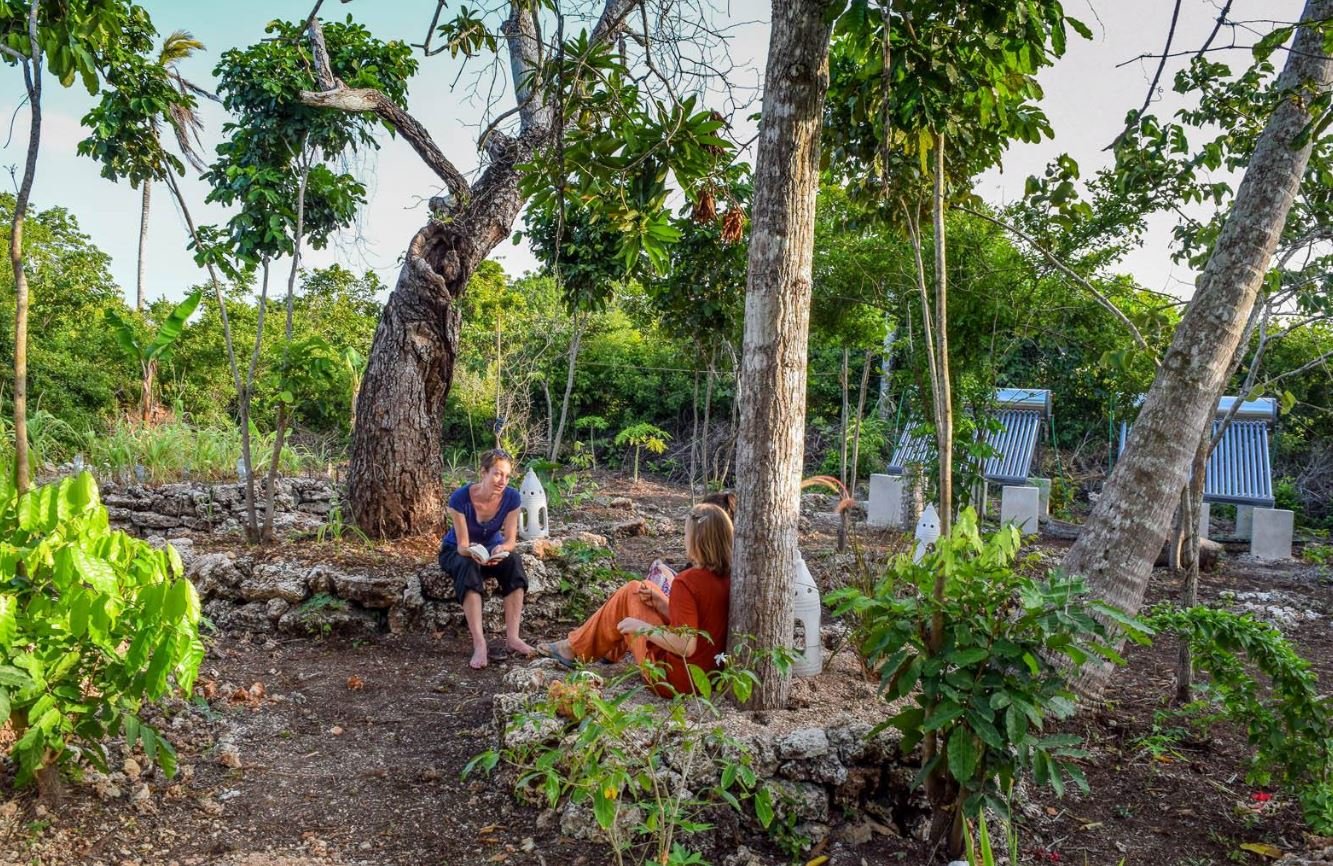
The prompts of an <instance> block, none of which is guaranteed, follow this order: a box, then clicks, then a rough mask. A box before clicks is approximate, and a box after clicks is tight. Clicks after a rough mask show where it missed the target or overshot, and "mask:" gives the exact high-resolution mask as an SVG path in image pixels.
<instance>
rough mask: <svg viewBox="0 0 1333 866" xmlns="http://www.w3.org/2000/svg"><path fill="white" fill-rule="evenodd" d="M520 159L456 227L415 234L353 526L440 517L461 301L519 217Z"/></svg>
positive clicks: (365, 415) (384, 531)
mask: <svg viewBox="0 0 1333 866" xmlns="http://www.w3.org/2000/svg"><path fill="white" fill-rule="evenodd" d="M515 150H516V151H525V152H524V153H522V154H521V156H522V159H523V160H525V159H526V158H527V157H528V155H530V153H531V151H530V150H527V149H526V148H523V147H521V146H520V147H517V148H515ZM519 156H520V154H517V153H513V154H511V155H509V156H508V158H506V159H502V160H499V161H496V162H493V163H492V164H491V166H490V167H489V168H488V169H487V171H486V173H485V174H483V176H482V178H481V180H480V181H478V183H477V187H476V189H475V191H474V193H473V196H472V198H471V199H470V200H469V203H468V205H467V206H465V207H464V208H463V209H462V211H461V213H460V214H458V215H457V216H455V218H454V219H453V220H452V221H450V222H447V223H446V222H444V221H435V222H431V223H430V224H429V225H427V226H425V227H424V228H422V229H421V230H420V231H418V232H417V234H416V236H415V237H414V238H412V243H411V244H410V245H409V246H408V249H407V258H406V260H405V261H404V262H403V268H402V270H401V271H400V272H399V274H398V284H397V285H396V286H395V287H394V290H393V292H392V293H390V295H389V300H388V302H387V303H386V304H385V306H384V312H383V313H381V315H380V321H379V325H378V326H377V327H376V328H375V337H374V340H373V341H372V342H371V347H370V358H369V360H368V362H367V365H366V372H365V375H364V376H363V378H362V380H361V391H360V393H359V394H358V396H357V401H356V431H355V436H354V437H353V439H352V455H351V463H350V466H349V468H348V493H349V499H350V504H351V509H352V515H353V518H354V519H355V521H356V525H357V526H358V527H359V528H360V529H361V530H362V531H363V532H366V533H367V534H369V535H371V536H372V537H378V538H396V537H400V536H403V535H412V534H417V533H421V532H425V531H427V530H433V529H434V528H435V527H436V526H437V525H438V524H439V522H440V520H441V518H442V515H443V513H444V512H443V507H444V498H443V482H442V475H443V471H444V460H443V454H442V451H441V438H442V437H441V434H442V432H443V428H444V403H445V399H446V398H447V397H448V396H449V387H450V385H451V384H452V382H453V373H454V360H455V357H456V356H457V353H458V329H459V324H460V318H459V310H458V306H457V305H456V304H455V301H456V300H457V299H458V298H459V296H460V295H461V294H462V292H463V290H464V289H465V287H466V286H467V281H468V279H469V278H471V276H472V273H473V271H475V270H476V269H477V266H478V265H479V264H481V262H482V260H483V259H485V257H486V255H487V254H488V253H490V251H491V250H492V249H494V248H495V246H496V245H497V244H499V243H500V242H501V241H502V240H504V239H505V238H507V237H509V233H510V232H509V230H510V227H511V226H512V225H513V224H514V221H515V220H516V219H517V218H518V213H519V210H520V208H521V207H522V199H521V197H520V196H519V192H518V172H517V171H516V170H515V168H514V166H515V164H516V162H518V161H522V160H520V159H519V158H518V157H519Z"/></svg>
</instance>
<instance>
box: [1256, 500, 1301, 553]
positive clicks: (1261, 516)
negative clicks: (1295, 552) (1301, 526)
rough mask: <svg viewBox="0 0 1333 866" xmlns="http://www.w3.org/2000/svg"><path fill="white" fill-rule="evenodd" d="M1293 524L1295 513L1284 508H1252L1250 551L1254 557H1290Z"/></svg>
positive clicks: (1294, 522)
mask: <svg viewBox="0 0 1333 866" xmlns="http://www.w3.org/2000/svg"><path fill="white" fill-rule="evenodd" d="M1295 525H1296V517H1295V515H1294V514H1292V513H1291V512H1290V511H1288V510H1286V509H1285V508H1256V509H1254V537H1253V538H1252V539H1251V540H1250V553H1251V554H1253V555H1254V558H1255V559H1291V534H1292V530H1293V529H1294V528H1295Z"/></svg>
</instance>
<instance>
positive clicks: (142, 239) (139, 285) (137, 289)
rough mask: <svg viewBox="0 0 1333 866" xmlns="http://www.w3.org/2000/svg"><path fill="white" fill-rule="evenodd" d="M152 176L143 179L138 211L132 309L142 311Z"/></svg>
mask: <svg viewBox="0 0 1333 866" xmlns="http://www.w3.org/2000/svg"><path fill="white" fill-rule="evenodd" d="M152 189H153V180H152V178H148V177H146V178H144V179H143V204H142V205H141V206H140V211H139V272H138V274H137V276H136V278H135V281H134V309H136V310H138V311H139V312H141V313H142V312H143V305H144V290H143V273H144V254H145V253H146V252H147V250H148V209H149V207H150V206H151V204H152V196H153V194H152Z"/></svg>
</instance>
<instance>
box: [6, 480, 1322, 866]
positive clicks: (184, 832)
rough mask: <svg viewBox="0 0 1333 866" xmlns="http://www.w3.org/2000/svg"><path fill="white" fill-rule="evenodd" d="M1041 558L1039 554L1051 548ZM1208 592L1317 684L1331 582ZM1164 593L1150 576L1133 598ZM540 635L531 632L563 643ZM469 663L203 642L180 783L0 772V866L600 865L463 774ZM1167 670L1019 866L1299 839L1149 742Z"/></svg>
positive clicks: (638, 547) (499, 667)
mask: <svg viewBox="0 0 1333 866" xmlns="http://www.w3.org/2000/svg"><path fill="white" fill-rule="evenodd" d="M599 480H600V481H601V482H602V489H601V490H600V491H599V494H600V495H602V496H610V497H615V496H630V497H632V498H634V499H635V500H636V502H638V503H640V504H641V505H642V506H644V507H651V508H653V509H661V511H662V513H664V514H674V515H675V516H677V517H679V516H680V514H681V513H683V510H684V508H685V506H686V505H687V504H688V502H689V497H688V494H687V492H686V491H684V490H683V489H680V488H678V487H674V486H671V485H666V484H661V483H657V482H653V481H647V480H645V481H642V482H640V484H638V485H633V486H632V485H630V484H629V482H628V481H627V480H624V479H620V478H618V477H616V476H610V475H607V476H602V477H600V478H599ZM582 511H583V514H581V515H578V514H571V515H570V519H583V518H590V519H604V518H606V517H607V516H608V515H610V514H611V510H610V509H607V508H605V507H600V508H599V507H597V506H593V505H587V506H586V507H585V508H583V509H582ZM806 529H807V531H806V532H804V533H803V538H802V549H803V551H804V552H805V555H806V559H807V561H808V562H809V563H810V564H811V567H812V569H814V570H815V571H816V573H817V576H818V577H819V578H820V579H821V582H822V583H824V584H825V585H826V587H827V586H829V585H832V584H834V583H839V582H841V581H843V580H845V579H846V578H845V574H846V570H847V563H848V560H849V559H850V557H846V556H844V557H841V558H839V557H837V556H834V555H832V549H833V544H834V532H835V530H836V524H835V523H834V522H832V521H827V520H818V519H812V520H811V521H810V522H809V523H808V524H807V527H806ZM856 539H857V542H858V544H859V546H860V547H861V549H862V552H863V553H864V554H866V555H868V556H871V557H874V556H876V555H879V554H880V553H882V552H883V551H884V550H885V549H887V548H891V547H893V546H895V545H897V544H899V543H900V541H899V540H897V539H895V538H893V537H892V536H890V535H888V534H885V533H876V532H867V531H864V530H863V529H858V530H857V534H856ZM221 543H225V544H230V543H232V542H221ZM199 544H200V546H201V547H202V546H203V542H202V541H201V542H200V543H199ZM435 544H436V541H435V539H433V538H422V539H415V540H409V541H405V542H399V543H397V544H394V545H391V546H383V547H379V548H376V549H374V550H371V551H367V550H366V549H365V548H362V547H357V546H353V545H312V544H302V545H299V546H296V547H288V548H286V549H279V550H277V551H275V552H274V553H273V554H272V555H274V556H280V555H290V556H296V555H301V556H302V557H305V558H310V557H316V558H324V559H326V560H340V561H343V562H356V563H365V564H367V565H371V564H373V565H375V566H376V567H382V568H386V569H388V568H403V569H405V570H416V569H418V568H419V567H420V566H421V565H422V564H424V563H427V562H430V561H431V560H433V558H434V552H435ZM612 545H613V547H614V548H615V551H616V564H617V566H618V567H620V568H623V569H625V570H627V571H642V570H643V569H644V568H645V567H646V566H647V564H648V563H649V562H650V561H651V560H652V559H653V558H656V557H658V556H662V555H664V554H665V555H668V557H669V558H674V559H676V560H680V559H682V558H683V553H682V552H681V551H680V540H679V539H678V538H674V537H672V538H668V537H665V535H664V534H663V535H657V536H640V537H632V538H625V539H615V540H613V542H612ZM1042 547H1043V548H1044V550H1045V552H1046V553H1048V554H1049V555H1050V556H1052V557H1055V556H1058V555H1059V553H1060V547H1061V543H1059V542H1051V543H1047V544H1043V545H1042ZM1225 590H1231V591H1241V592H1243V591H1251V590H1260V591H1272V590H1279V591H1281V592H1284V593H1287V594H1288V596H1289V598H1290V599H1295V600H1299V603H1300V606H1301V607H1303V608H1304V609H1309V610H1312V611H1314V612H1316V613H1317V614H1319V615H1320V618H1319V619H1315V620H1312V621H1308V622H1304V623H1301V624H1300V625H1298V626H1296V627H1295V628H1293V629H1291V630H1289V631H1288V634H1289V636H1290V637H1292V638H1293V639H1294V640H1295V641H1296V643H1297V645H1298V646H1299V648H1300V650H1301V651H1302V652H1303V653H1304V654H1305V655H1306V656H1307V657H1309V658H1310V659H1311V660H1312V661H1313V662H1314V664H1315V666H1316V668H1317V669H1318V671H1319V673H1320V676H1321V678H1323V679H1324V680H1325V681H1326V682H1327V681H1328V679H1329V678H1330V677H1333V634H1331V633H1330V619H1329V618H1328V617H1329V614H1330V613H1333V587H1330V586H1329V585H1328V581H1327V580H1326V579H1325V578H1324V577H1323V576H1322V575H1321V574H1319V573H1318V572H1317V571H1316V570H1315V569H1314V568H1313V567H1310V566H1303V565H1301V564H1299V563H1292V564H1285V565H1276V566H1275V565H1262V564H1259V563H1255V562H1252V561H1247V560H1245V559H1243V558H1233V559H1231V560H1229V561H1228V562H1227V563H1226V564H1225V565H1224V566H1223V568H1222V569H1221V570H1220V571H1218V572H1216V573H1214V574H1209V575H1205V576H1204V578H1203V585H1202V587H1201V595H1202V597H1203V600H1204V601H1213V600H1215V599H1217V597H1218V595H1219V593H1221V592H1223V591H1225ZM1176 592H1177V587H1176V586H1175V585H1174V583H1173V580H1172V579H1171V577H1170V576H1169V575H1167V574H1166V573H1165V572H1160V571H1159V572H1158V573H1157V574H1156V575H1155V577H1154V582H1153V586H1152V590H1151V594H1150V601H1153V600H1161V599H1169V598H1173V597H1174V596H1175V594H1176ZM537 628H538V629H539V630H540V632H541V633H539V634H538V635H537V636H538V637H554V636H556V635H557V634H558V633H559V631H560V630H561V626H559V625H556V624H539V625H538V626H537ZM842 652H844V653H845V652H846V651H842ZM467 659H468V651H467V640H466V636H465V635H464V634H463V633H461V631H460V633H457V634H453V633H446V634H436V635H425V634H414V635H404V636H390V635H383V636H379V637H376V638H373V639H370V640H366V641H344V640H318V639H299V640H275V639H263V638H259V639H255V640H249V639H247V638H246V637H244V636H239V635H227V634H222V635H216V636H214V637H213V638H212V639H211V640H210V641H209V652H208V657H207V659H206V661H205V662H204V665H203V670H202V673H201V678H200V686H199V689H198V691H197V694H196V697H195V699H194V701H193V702H190V703H185V702H176V703H172V704H169V705H167V706H165V707H162V708H160V709H159V710H157V711H155V716H156V717H155V719H154V721H155V723H156V724H158V725H159V727H160V728H161V729H162V730H163V731H164V732H166V733H167V735H168V736H169V737H170V738H171V739H172V740H173V742H175V743H176V745H177V748H178V750H179V752H180V755H181V763H182V766H183V768H184V772H183V773H182V774H181V776H179V777H177V778H176V779H175V780H166V779H164V778H162V777H161V775H160V774H155V773H154V772H152V771H149V772H147V773H145V775H144V776H143V778H142V779H141V780H139V781H137V782H136V780H134V779H132V778H128V777H125V776H123V775H122V776H113V777H112V778H111V779H109V780H108V779H103V780H96V781H89V780H84V781H83V782H75V783H72V784H70V785H69V786H68V789H67V794H66V799H65V801H64V802H63V803H62V804H61V805H60V806H58V807H57V808H55V809H52V810H47V809H46V808H45V807H42V806H40V805H39V804H38V803H37V802H36V800H35V798H34V797H33V795H32V794H30V793H21V794H13V792H12V775H10V774H12V767H10V766H8V765H7V764H5V763H3V762H0V866H10V864H19V863H23V864H52V866H54V864H72V863H104V864H170V863H176V864H181V866H184V864H214V863H221V864H227V866H260V864H279V866H312V864H326V863H341V864H359V863H365V864H448V866H455V864H481V863H510V864H520V866H521V864H532V866H581V864H588V866H597V864H603V863H609V862H612V858H611V854H610V852H609V851H608V850H606V849H605V848H602V847H599V846H597V845H593V844H590V843H587V842H574V841H571V840H568V839H565V838H563V837H562V836H561V835H560V834H559V827H558V820H557V819H556V816H555V814H554V813H552V812H549V811H548V812H544V811H542V810H539V809H536V808H533V807H530V806H527V805H524V804H521V803H519V802H517V801H516V800H515V799H514V797H513V796H512V794H511V793H510V792H509V791H508V790H505V789H503V788H501V787H499V786H497V785H496V784H495V783H493V782H490V781H488V780H487V779H486V778H485V777H473V778H469V779H463V778H462V777H461V773H462V770H463V767H464V765H465V764H466V763H467V762H468V761H469V760H470V759H471V758H472V757H473V756H474V755H476V754H477V753H478V752H481V751H482V750H484V749H486V748H488V747H489V746H491V745H492V744H493V739H492V737H493V731H492V728H491V695H492V694H493V693H495V692H496V691H504V690H507V689H505V688H504V687H503V686H502V685H501V680H502V677H503V674H504V672H505V671H506V669H508V667H509V666H510V665H511V664H512V662H497V663H494V664H492V666H491V667H490V668H488V669H487V670H484V671H480V672H475V671H471V670H469V669H468V668H467ZM1175 659H1176V647H1175V645H1174V643H1173V642H1171V641H1169V640H1167V641H1160V642H1158V644H1157V645H1155V646H1153V647H1149V648H1138V649H1134V650H1132V651H1131V652H1130V653H1129V666H1128V668H1127V669H1125V670H1122V671H1120V672H1119V673H1118V674H1117V675H1116V676H1115V678H1114V679H1113V681H1112V685H1111V688H1110V690H1109V692H1108V694H1107V697H1106V702H1105V704H1104V705H1103V706H1101V707H1098V708H1091V709H1088V710H1086V711H1085V712H1083V713H1082V714H1081V715H1080V716H1079V717H1078V718H1077V719H1076V721H1075V723H1074V724H1073V725H1072V726H1071V729H1072V730H1076V731H1078V732H1080V733H1083V734H1085V735H1086V736H1087V739H1088V745H1089V749H1090V750H1091V753H1092V754H1091V757H1090V758H1089V759H1088V760H1087V761H1086V762H1085V771H1086V772H1087V775H1088V779H1089V782H1090V783H1091V786H1092V793H1091V794H1090V795H1087V796H1083V795H1076V794H1071V795H1068V796H1066V797H1065V798H1064V799H1056V798H1054V797H1053V796H1051V795H1049V794H1048V793H1045V792H1032V794H1033V796H1032V799H1031V800H1030V802H1029V805H1028V808H1027V809H1026V810H1025V813H1024V815H1023V816H1022V817H1021V819H1020V821H1019V825H1018V828H1019V834H1020V839H1021V847H1022V852H1023V856H1022V860H1023V862H1025V863H1043V862H1067V863H1078V864H1082V863H1088V864H1107V866H1115V864H1117V863H1120V862H1124V863H1127V864H1163V866H1202V864H1205V863H1224V862H1240V863H1247V862H1248V863H1256V864H1257V863H1260V862H1263V858H1262V857H1261V856H1260V855H1259V854H1255V853H1251V852H1249V851H1246V850H1244V849H1242V848H1241V845H1242V844H1245V843H1265V844H1268V845H1272V846H1275V847H1276V848H1278V849H1280V850H1283V851H1293V850H1300V849H1302V848H1303V847H1304V846H1305V845H1306V844H1307V841H1308V840H1306V839H1305V837H1304V836H1303V832H1302V824H1301V821H1300V815H1299V809H1298V807H1297V806H1296V805H1295V804H1294V803H1293V802H1291V801H1290V800H1289V799H1288V798H1287V797H1286V796H1285V794H1284V792H1282V791H1272V792H1265V793H1271V794H1272V798H1271V799H1269V800H1267V801H1263V802H1261V801H1260V800H1257V799H1256V798H1255V796H1254V795H1255V794H1256V793H1258V792H1256V791H1255V790H1254V789H1252V788H1250V787H1248V786H1247V785H1246V784H1245V782H1244V769H1245V761H1246V757H1247V750H1246V747H1245V744H1244V741H1243V737H1242V736H1241V735H1240V734H1239V733H1238V732H1236V731H1234V730H1231V729H1229V728H1227V727H1225V726H1216V727H1214V728H1213V730H1212V733H1211V736H1206V737H1199V738H1191V737H1186V738H1184V739H1177V740H1164V739H1163V738H1162V737H1161V736H1160V735H1161V732H1162V729H1163V728H1166V727H1171V726H1173V725H1174V724H1175V723H1174V722H1170V721H1164V720H1163V719H1162V718H1159V717H1158V716H1159V711H1161V710H1163V709H1164V708H1166V707H1167V706H1168V699H1169V697H1170V695H1171V693H1172V692H1173V677H1174V665H1175ZM833 667H836V669H837V670H838V671H839V672H840V673H839V674H838V675H837V677H829V676H828V675H826V677H823V678H820V680H818V681H815V682H814V683H810V684H805V685H802V686H801V687H800V688H798V689H797V690H796V704H797V707H796V710H797V711H799V712H803V713H808V714H810V716H811V717H823V716H827V715H828V714H830V713H833V712H837V711H847V710H848V709H849V708H852V709H855V708H857V707H863V706H865V704H864V702H865V701H872V702H873V694H874V690H873V687H872V686H871V685H870V684H869V683H865V682H864V681H862V680H860V679H858V677H857V675H856V674H857V671H858V667H857V665H855V664H854V663H852V661H851V660H850V657H849V656H847V655H841V656H840V658H839V660H838V662H837V663H836V664H835V665H834V666H833ZM856 711H859V710H856ZM760 723H764V720H762V719H761V720H760ZM1154 737H1156V739H1154ZM1149 746H1153V747H1154V748H1149ZM122 757H123V756H122ZM113 763H114V762H113ZM128 769H133V768H128ZM131 775H133V774H132V773H131ZM144 785H146V786H147V787H146V789H145V788H144V787H143V786H144ZM108 786H110V789H108ZM6 798H7V799H6ZM747 844H749V845H751V847H753V848H755V849H757V850H758V851H759V857H758V859H757V860H755V861H753V862H756V863H774V864H777V863H783V862H787V861H786V859H785V858H783V857H781V856H780V855H779V854H778V853H777V852H776V851H775V850H774V849H772V848H771V847H770V848H765V846H764V843H763V840H759V839H752V840H747ZM815 855H822V856H827V857H829V858H830V859H829V860H828V861H827V862H828V866H860V864H893V863H899V862H903V863H922V862H926V860H927V858H928V856H929V852H927V851H925V850H924V849H923V848H922V846H921V843H919V842H917V841H914V840H907V839H900V838H894V837H886V836H880V835H876V836H874V837H873V838H872V839H870V841H868V842H865V843H863V844H859V845H857V844H852V843H851V842H848V841H845V840H844V841H836V842H832V843H830V844H828V845H827V846H826V847H823V848H821V849H820V850H818V851H815V852H811V854H810V855H808V856H815ZM724 859H725V858H724V857H717V858H716V859H715V861H714V862H717V863H721V862H722V861H723V860H724ZM800 862H804V860H802V861H800Z"/></svg>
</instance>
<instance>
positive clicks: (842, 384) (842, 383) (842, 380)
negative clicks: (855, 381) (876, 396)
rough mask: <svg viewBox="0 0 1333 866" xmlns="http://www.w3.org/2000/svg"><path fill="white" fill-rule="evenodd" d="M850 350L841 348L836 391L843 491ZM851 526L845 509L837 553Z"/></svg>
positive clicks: (842, 549) (845, 481) (841, 548)
mask: <svg viewBox="0 0 1333 866" xmlns="http://www.w3.org/2000/svg"><path fill="white" fill-rule="evenodd" d="M849 355H850V350H849V349H848V348H847V347H845V346H844V347H843V350H842V368H841V369H840V370H839V371H838V389H839V390H840V391H842V429H841V430H839V431H838V433H839V435H838V438H839V440H840V441H839V443H838V480H839V481H841V482H842V486H843V489H844V490H845V489H847V433H848V431H849V430H850V429H851V420H852V419H851V414H852V410H851V407H850V406H849V405H848V403H849V402H851V397H850V396H848V393H847V389H848V382H847V364H848V360H849V358H848V356H849ZM850 525H851V515H850V514H848V513H847V509H845V508H844V509H843V510H842V514H841V519H840V520H839V521H838V552H839V553H842V552H843V551H845V550H846V549H847V533H848V529H849V528H850Z"/></svg>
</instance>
